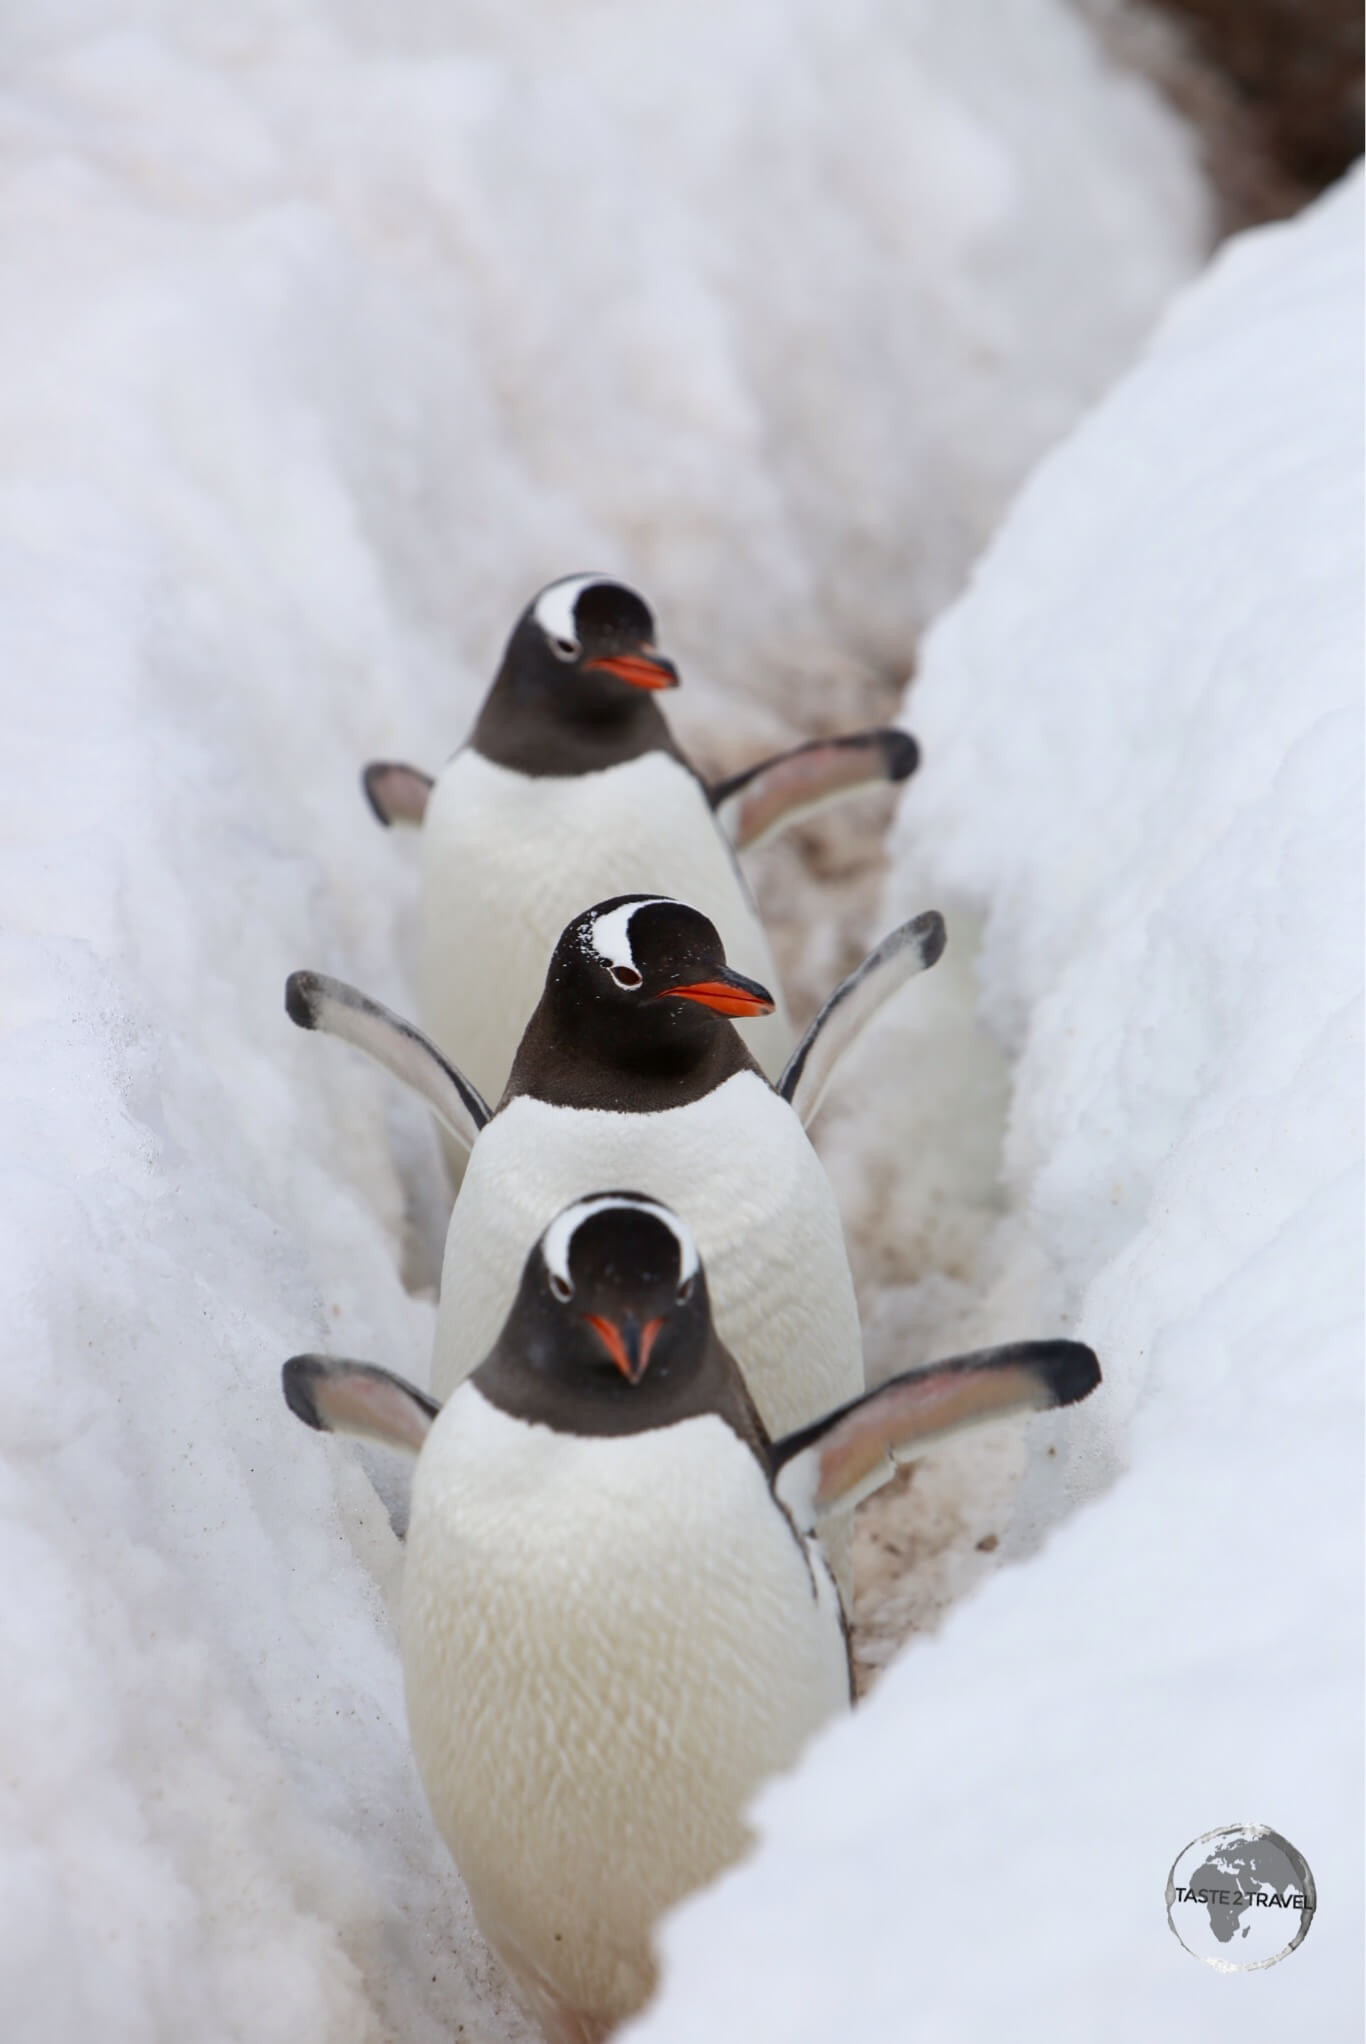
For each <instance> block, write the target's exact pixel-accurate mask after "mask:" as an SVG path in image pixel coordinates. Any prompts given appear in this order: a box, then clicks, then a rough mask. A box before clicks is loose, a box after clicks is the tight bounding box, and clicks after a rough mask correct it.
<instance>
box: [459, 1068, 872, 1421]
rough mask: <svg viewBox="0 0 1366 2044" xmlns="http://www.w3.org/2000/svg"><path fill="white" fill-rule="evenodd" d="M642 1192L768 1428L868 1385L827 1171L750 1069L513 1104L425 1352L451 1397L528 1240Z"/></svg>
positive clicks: (469, 1190) (483, 1344)
mask: <svg viewBox="0 0 1366 2044" xmlns="http://www.w3.org/2000/svg"><path fill="white" fill-rule="evenodd" d="M612 1191H627V1192H644V1193H649V1194H650V1195H651V1197H652V1198H654V1199H658V1200H662V1201H663V1202H664V1204H665V1205H666V1206H670V1207H672V1208H673V1209H674V1211H675V1212H676V1213H678V1214H680V1215H681V1216H682V1218H683V1219H684V1220H685V1221H686V1222H687V1223H688V1225H689V1227H690V1228H691V1229H692V1231H693V1234H694V1236H695V1237H696V1239H697V1247H698V1250H699V1251H700V1253H701V1257H702V1264H703V1268H704V1269H705V1271H706V1274H707V1288H708V1291H709V1292H710V1294H711V1310H712V1317H713V1319H714V1321H715V1323H716V1331H717V1333H718V1334H719V1335H720V1337H721V1339H722V1341H723V1342H724V1343H725V1344H726V1347H727V1348H728V1349H729V1350H730V1351H731V1353H732V1355H733V1356H734V1357H735V1360H736V1362H737V1363H738V1364H739V1365H740V1368H741V1370H742V1371H743V1372H744V1377H745V1382H746V1383H747V1385H748V1386H749V1391H750V1395H751V1397H752V1398H753V1400H754V1402H755V1404H756V1405H757V1406H758V1408H759V1416H760V1418H761V1419H762V1420H763V1422H764V1425H765V1426H766V1427H767V1428H768V1430H769V1433H770V1434H771V1435H773V1436H774V1438H775V1439H776V1438H777V1437H778V1436H779V1435H781V1434H785V1433H788V1432H790V1431H791V1430H792V1429H793V1428H794V1427H799V1426H805V1425H806V1424H807V1423H808V1422H809V1421H810V1420H813V1419H819V1418H820V1417H821V1415H822V1414H823V1413H826V1412H828V1411H829V1410H830V1409H831V1408H832V1407H833V1406H836V1405H840V1404H842V1403H843V1402H844V1401H845V1400H846V1399H849V1398H856V1397H857V1396H858V1394H859V1392H860V1391H861V1390H862V1389H863V1354H862V1347H861V1342H860V1336H859V1323H858V1307H857V1305H856V1304H855V1301H854V1287H853V1281H852V1279H851V1277H850V1275H849V1263H848V1259H847V1257H846V1255H845V1250H844V1237H843V1234H842V1233H841V1230H840V1219H839V1211H838V1209H837V1207H836V1205H835V1196H834V1193H833V1191H832V1190H831V1186H830V1181H829V1179H828V1178H827V1177H826V1175H825V1172H824V1170H823V1168H822V1166H821V1163H820V1160H819V1158H818V1157H817V1156H816V1153H815V1151H814V1150H813V1149H812V1147H811V1145H810V1143H809V1142H808V1140H807V1138H806V1135H805V1133H804V1131H803V1129H802V1126H801V1123H800V1122H799V1121H798V1120H797V1117H796V1115H795V1114H794V1113H793V1112H792V1109H791V1108H790V1107H789V1106H788V1105H787V1104H786V1102H785V1101H783V1100H780V1099H779V1098H778V1096H777V1094H776V1093H774V1092H773V1091H772V1090H771V1089H770V1088H769V1087H768V1086H766V1085H765V1084H764V1082H763V1080H762V1079H760V1078H759V1077H758V1075H757V1074H756V1073H753V1072H740V1073H737V1074H736V1076H735V1077H734V1078H731V1079H727V1080H726V1082H725V1083H724V1085H721V1086H718V1087H717V1088H716V1090H715V1091H714V1092H712V1093H708V1094H707V1095H705V1097H704V1098H703V1099H701V1100H694V1101H690V1102H689V1103H688V1105H687V1106H685V1107H672V1108H667V1109H665V1110H664V1111H663V1112H660V1113H655V1114H615V1113H607V1112H604V1111H602V1110H600V1109H576V1108H566V1107H548V1106H546V1105H545V1103H544V1102H542V1101H539V1100H534V1099H530V1098H528V1097H526V1096H525V1095H523V1096H521V1097H519V1098H518V1099H516V1100H512V1101H509V1103H508V1105H507V1106H506V1107H505V1108H503V1109H502V1111H501V1112H500V1113H499V1114H497V1115H495V1116H494V1118H493V1120H492V1121H491V1122H490V1123H489V1125H488V1127H487V1128H486V1129H484V1130H483V1132H482V1133H481V1134H480V1136H479V1137H478V1139H477V1141H476V1142H475V1145H474V1149H473V1150H472V1152H471V1153H470V1161H469V1166H468V1169H467V1171H466V1173H465V1181H464V1184H463V1186H462V1187H461V1190H460V1195H459V1197H458V1198H457V1200H456V1203H455V1210H454V1212H453V1213H452V1215H451V1224H450V1231H449V1233H448V1235H447V1237H446V1256H445V1262H444V1265H443V1267H442V1272H441V1305H440V1309H439V1312H438V1315H437V1323H436V1341H435V1347H434V1350H433V1355H432V1391H433V1394H434V1395H435V1396H436V1397H437V1398H446V1397H448V1396H449V1395H450V1393H451V1391H452V1390H453V1388H454V1387H455V1385H457V1384H458V1383H460V1382H461V1380H462V1379H463V1378H465V1377H467V1376H468V1375H469V1373H470V1371H471V1370H473V1369H475V1368H477V1366H478V1365H479V1364H480V1363H481V1362H482V1361H483V1359H484V1357H485V1356H486V1355H487V1354H488V1352H489V1350H490V1349H491V1348H492V1347H493V1344H494V1342H495V1341H496V1340H497V1338H498V1335H499V1333H500V1332H501V1330H502V1326H503V1322H504V1321H505V1320H506V1318H507V1316H508V1313H509V1311H510V1310H511V1307H512V1302H513V1299H514V1298H515V1296H516V1292H517V1286H518V1283H519V1281H520V1279H521V1275H522V1266H523V1264H524V1263H525V1261H526V1257H527V1252H528V1250H529V1249H530V1247H531V1245H532V1243H533V1242H535V1241H536V1240H537V1239H538V1237H539V1236H540V1235H541V1233H542V1231H543V1230H544V1229H545V1228H546V1227H548V1226H549V1224H550V1222H551V1221H552V1220H553V1219H554V1218H555V1215H556V1214H557V1213H559V1212H560V1210H561V1208H563V1207H566V1206H569V1205H570V1204H571V1203H572V1202H573V1201H574V1200H576V1199H581V1198H582V1197H583V1196H584V1195H585V1194H586V1193H591V1192H612Z"/></svg>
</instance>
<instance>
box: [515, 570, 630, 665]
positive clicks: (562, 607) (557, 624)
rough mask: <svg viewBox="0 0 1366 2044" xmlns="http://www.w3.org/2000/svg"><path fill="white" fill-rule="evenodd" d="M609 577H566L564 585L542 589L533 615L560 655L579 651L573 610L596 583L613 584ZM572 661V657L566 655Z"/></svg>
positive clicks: (559, 584) (532, 610) (532, 608)
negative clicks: (565, 652) (563, 652)
mask: <svg viewBox="0 0 1366 2044" xmlns="http://www.w3.org/2000/svg"><path fill="white" fill-rule="evenodd" d="M611 579H612V578H611V576H610V575H566V577H565V579H564V580H563V582H552V583H551V584H550V586H549V587H548V588H546V589H543V590H542V591H541V593H540V595H539V596H538V597H537V598H536V601H535V603H533V604H532V606H531V615H532V616H533V617H534V618H535V620H536V622H537V624H538V625H539V626H540V628H541V630H542V631H543V632H544V633H545V635H546V637H547V639H549V641H550V643H551V646H552V647H553V648H554V649H555V650H556V651H557V652H558V651H560V649H561V648H563V647H569V648H572V652H573V653H577V652H578V650H579V633H578V627H577V625H576V624H575V622H574V610H575V606H576V605H577V603H578V600H579V598H580V597H581V596H582V595H583V592H584V590H585V589H591V588H592V587H593V586H594V584H595V583H598V582H610V581H611ZM563 657H565V658H572V653H571V654H565V655H563Z"/></svg>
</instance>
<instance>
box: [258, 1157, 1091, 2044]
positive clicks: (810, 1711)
mask: <svg viewBox="0 0 1366 2044" xmlns="http://www.w3.org/2000/svg"><path fill="white" fill-rule="evenodd" d="M1098 1381H1099V1370H1098V1369H1097V1366H1096V1360H1095V1357H1094V1355H1093V1354H1092V1353H1091V1351H1090V1350H1089V1349H1086V1348H1083V1347H1081V1346H1080V1345H1079V1344H1077V1343H1073V1342H1036V1343H1021V1344H1018V1345H1017V1346H1015V1347H1013V1348H1009V1349H998V1350H991V1351H986V1352H984V1353H982V1354H979V1355H975V1356H964V1357H959V1358H957V1359H955V1360H954V1361H952V1362H947V1363H939V1364H934V1365H932V1366H930V1367H929V1368H927V1369H923V1370H918V1371H913V1372H910V1373H908V1374H907V1375H905V1376H903V1377H899V1378H896V1379H894V1380H893V1381H892V1382H891V1383H889V1384H887V1385H884V1386H883V1387H882V1388H881V1389H880V1390H879V1391H876V1392H874V1393H872V1394H871V1395H870V1396H868V1397H866V1398H863V1399H860V1400H858V1401H856V1402H855V1403H853V1404H851V1405H846V1406H844V1407H843V1408H842V1409H841V1410H839V1411H838V1412H835V1413H832V1414H825V1415H822V1416H821V1418H820V1419H819V1420H817V1421H816V1422H815V1423H814V1424H813V1425H810V1426H808V1427H805V1428H803V1429H802V1430H801V1431H800V1432H799V1433H797V1434H796V1435H793V1436H790V1437H789V1438H787V1439H783V1440H778V1441H776V1442H775V1441H773V1440H772V1439H771V1438H770V1436H769V1434H768V1433H767V1431H766V1430H765V1428H764V1426H763V1423H762V1421H761V1420H760V1419H759V1417H758V1415H757V1413H756V1412H755V1410H754V1407H753V1404H752V1402H751V1400H750V1398H749V1396H748V1393H747V1391H746V1389H745V1382H744V1378H743V1376H742V1374H741V1372H740V1370H739V1369H738V1368H737V1366H736V1363H735V1361H734V1360H733V1359H732V1357H731V1355H730V1354H729V1352H728V1351H727V1349H726V1348H725V1347H724V1346H723V1345H722V1343H721V1342H720V1340H719V1339H718V1338H717V1335H716V1332H715V1330H714V1328H713V1326H712V1321H711V1314H710V1311H709V1307H708V1293H707V1277H706V1272H705V1269H704V1266H703V1264H702V1262H701V1260H700V1258H699V1256H698V1251H697V1245H696V1243H695V1242H694V1239H693V1237H692V1234H691V1231H690V1230H689V1229H688V1228H687V1226H686V1225H685V1224H684V1223H683V1222H682V1221H681V1220H680V1219H679V1218H678V1217H677V1216H676V1215H674V1214H672V1213H670V1212H669V1211H668V1210H667V1209H666V1208H664V1207H661V1206H660V1205H659V1204H658V1203H657V1202H655V1201H653V1200H650V1199H648V1198H646V1197H644V1196H642V1195H640V1194H634V1193H599V1194H596V1195H593V1196H591V1197H589V1198H586V1199H583V1200H581V1201H579V1202H577V1203H576V1204H575V1205H574V1206H573V1207H571V1208H570V1209H569V1210H568V1211H566V1212H565V1213H562V1214H560V1215H558V1216H557V1217H556V1218H555V1219H554V1221H553V1222H552V1223H551V1225H550V1227H549V1228H547V1229H546V1231H545V1233H544V1234H543V1236H542V1237H541V1239H540V1241H539V1243H538V1244H537V1246H536V1247H535V1249H534V1250H533V1251H532V1253H531V1254H530V1256H529V1257H528V1258H527V1260H526V1263H525V1267H524V1269H523V1270H522V1272H521V1277H520V1284H519V1288H518V1291H517V1295H516V1298H515V1301H514V1303H513V1306H512V1310H511V1312H510V1313H509V1315H508V1317H507V1320H506V1322H505V1324H504V1326H503V1327H502V1329H501V1331H500V1333H499V1336H498V1339H497V1341H496V1342H495V1343H494V1345H493V1347H492V1349H491V1351H490V1353H489V1354H488V1355H487V1357H486V1358H484V1359H483V1360H482V1361H481V1363H480V1366H479V1368H478V1369H476V1370H475V1371H474V1372H473V1374H472V1375H471V1376H470V1377H469V1378H468V1379H467V1380H466V1382H465V1383H463V1384H462V1385H461V1386H460V1387H459V1388H458V1389H457V1390H456V1391H455V1392H454V1394H453V1395H452V1397H451V1398H450V1400H449V1401H448V1403H447V1404H446V1406H445V1407H444V1409H441V1410H438V1408H437V1407H436V1406H435V1405H434V1403H433V1402H432V1401H431V1400H430V1399H428V1398H426V1397H424V1396H423V1394H422V1393H421V1392H419V1391H416V1390H414V1389H413V1388H412V1387H411V1386H409V1385H406V1384H404V1383H403V1382H402V1381H401V1380H400V1379H397V1378H395V1377H392V1376H390V1375H389V1374H388V1373H386V1372H384V1371H382V1370H379V1369H376V1368H373V1367H371V1366H368V1365H364V1364H357V1363H347V1362H328V1361H327V1360H325V1359H324V1358H322V1357H318V1356H299V1357H295V1358H294V1359H293V1360H292V1361H291V1362H289V1363H287V1364H286V1365H285V1371H284V1387H285V1395H286V1398H287V1399H288V1401H289V1404H290V1406H291V1408H292V1409H293V1411H294V1412H295V1413H297V1414H298V1415H299V1417H300V1418H302V1419H304V1420H305V1421H307V1422H308V1424H309V1425H311V1426H315V1427H321V1428H325V1429H330V1430H333V1431H336V1432H339V1433H348V1432H349V1433H356V1434H360V1435H363V1436H366V1437H369V1438H371V1439H378V1440H381V1441H385V1442H386V1443H388V1445H390V1446H393V1447H400V1448H405V1449H408V1450H411V1451H413V1452H416V1453H418V1456H419V1459H418V1465H417V1470H416V1473H415V1477H414V1482H413V1502H412V1518H411V1522H410V1526H409V1533H408V1548H407V1555H406V1559H405V1564H404V1578H403V1605H402V1620H401V1636H402V1652H403V1673H404V1686H405V1691H406V1697H407V1707H408V1723H409V1728H410V1731H411V1735H412V1741H413V1749H414V1753H415V1755H416V1758H417V1764H418V1769H419V1772H420V1774H421V1776H422V1780H423V1784H424V1787H425V1789H426V1793H427V1798H428V1801H429V1803H430V1805H431V1809H432V1813H433V1816H434V1817H435V1819H436V1823H437V1828H438V1829H439V1830H440V1832H441V1834H442V1836H443V1838H444V1839H445V1841H446V1843H447V1845H448V1846H449V1848H450V1850H451V1852H452V1854H453V1856H454V1858H455V1860H456V1863H457V1865H458V1866H459V1868H460V1872H461V1874H462V1876H463V1878H464V1880H465V1883H466V1885H467V1887H468V1889H469V1893H470V1898H471V1901H472V1902H473V1905H474V1910H475V1914H476V1916H477V1918H478V1920H479V1924H480V1927H481V1929H482V1930H483V1932H484V1935H485V1937H486V1938H487V1939H488V1942H489V1944H490V1945H491V1946H492V1947H493V1949H494V1950H495V1952H496V1953H497V1954H498V1955H499V1957H500V1958H501V1960H502V1961H503V1964H504V1965H505V1966H506V1968H507V1970H508V1972H509V1974H510V1975H511V1976H512V1979H513V1981H514V1983H515V1985H516V1986H517V1987H518V1989H519V1990H520V1992H521V1994H522V1996H523V1997H524V1999H525V2000H526V2002H527V2003H528V2005H529V2007H530V2009H531V2011H532V2013H533V2014H534V2015H535V2016H536V2017H537V2018H538V2020H539V2021H540V2023H541V2025H542V2028H543V2029H544V2031H545V2033H546V2036H547V2037H548V2038H549V2039H552V2040H554V2044H595V2040H598V2039H601V2038H603V2037H604V2036H606V2035H607V2034H608V2032H610V2030H611V2029H612V2028H613V2027H614V2026H615V2025H616V2024H617V2023H619V2022H621V2021H623V2020H624V2019H625V2018H626V2017H627V2016H628V2015H630V2014H631V2012H632V2011H633V2010H635V2009H637V2008H639V2007H640V2006H641V2004H642V2003H643V2002H644V2001H645V2000H646V1999H647V1998H648V1996H649V1994H650V1992H651V1989H652V1987H653V1984H654V1978H655V1962H654V1958H653V1954H652V1949H651V1940H652V1933H653V1929H654V1926H655V1924H656V1922H657V1921H658V1919H659V1918H660V1916H661V1915H662V1914H663V1913H664V1911H665V1910H667V1909H669V1908H670V1907H672V1905H673V1904H674V1903H676V1902H678V1901H680V1900H681V1899H682V1898H683V1897H684V1896H685V1895H687V1894H689V1893H690V1892H691V1891H693V1890H694V1889H696V1888H698V1887H700V1886H701V1885H702V1884H703V1883H705V1882H707V1881H709V1880H712V1879H713V1878H715V1876H716V1875H717V1874H718V1873H720V1872H721V1871H722V1869H723V1868H725V1867H726V1866H728V1865H730V1864H731V1863H732V1862H733V1861H734V1860H736V1859H737V1858H738V1857H739V1856H740V1855H741V1853H742V1852H743V1851H744V1850H745V1848H746V1845H747V1844H748V1842H749V1838H750V1834H749V1832H748V1828H747V1826H746V1823H745V1819H744V1812H745V1809H746V1807H747V1805H748V1804H749V1802H750V1800H751V1798H752V1796H753V1795H754V1792H755V1790H756V1789H757V1788H758V1787H759V1785H760V1783H761V1782H762V1781H763V1780H764V1779H765V1778H766V1777H767V1776H769V1775H771V1774H774V1773H776V1772H779V1771H781V1770H782V1769H785V1768H788V1767H790V1766H791V1765H792V1764H793V1763H794V1762H795V1761H796V1759H797V1757H798V1755H799V1754H800V1752H801V1750H802V1748H803V1747H804V1746H805V1744H806V1742H807V1741H808V1740H809V1739H810V1737H811V1736H812V1734H813V1733H814V1732H815V1731H817V1730H818V1729H819V1727H820V1726H821V1725H822V1724H823V1723H825V1722H826V1721H827V1720H828V1719H830V1718H832V1717H834V1716H835V1715H837V1714H838V1713H840V1712H842V1711H844V1710H846V1709H848V1707H849V1704H850V1697H851V1684H850V1667H849V1659H848V1648H847V1635H846V1632H845V1628H844V1622H843V1616H842V1613H841V1609H840V1603H839V1599H838V1597H837V1596H836V1594H835V1591H834V1588H833V1585H832V1583H831V1580H830V1577H829V1574H828V1573H827V1570H826V1567H825V1563H824V1560H823V1558H822V1554H821V1551H820V1548H819V1546H818V1545H817V1544H816V1542H815V1541H814V1540H813V1539H812V1537H811V1529H812V1527H813V1525H814V1523H815V1521H816V1519H817V1518H818V1517H829V1516H830V1515H831V1514H834V1513H844V1514H847V1513H848V1511H849V1509H850V1507H851V1506H852V1505H854V1504H855V1503H857V1502H858V1500H859V1499H860V1498H862V1497H864V1496H866V1495H867V1494H868V1493H869V1492H870V1491H872V1490H874V1489H876V1488H877V1486H878V1485H879V1484H880V1483H882V1482H885V1481H886V1479H887V1478H888V1477H889V1476H890V1475H891V1474H892V1472H893V1469H894V1468H895V1467H896V1465H897V1463H898V1462H899V1461H907V1460H911V1459H914V1457H915V1456H917V1455H919V1454H922V1453H923V1452H924V1451H925V1450H926V1449H928V1448H930V1447H932V1446H934V1445H936V1444H937V1443H938V1442H940V1441H942V1440H943V1439H945V1438H946V1437H947V1436H948V1435H950V1434H952V1433H954V1432H957V1431H958V1430H959V1429H961V1428H963V1427H966V1426H971V1425H974V1424H978V1423H981V1422H983V1421H985V1420H990V1419H994V1418H997V1417H1000V1416H1003V1415H1005V1414H1008V1413H1013V1412H1027V1411H1031V1410H1041V1409H1044V1408H1046V1407H1050V1406H1056V1405H1062V1404H1067V1403H1070V1402H1072V1401H1074V1400H1076V1399H1079V1398H1083V1397H1085V1396H1086V1395H1087V1393H1088V1392H1089V1391H1090V1390H1092V1389H1093V1388H1094V1386H1095V1385H1096V1383H1097V1382H1098Z"/></svg>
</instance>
